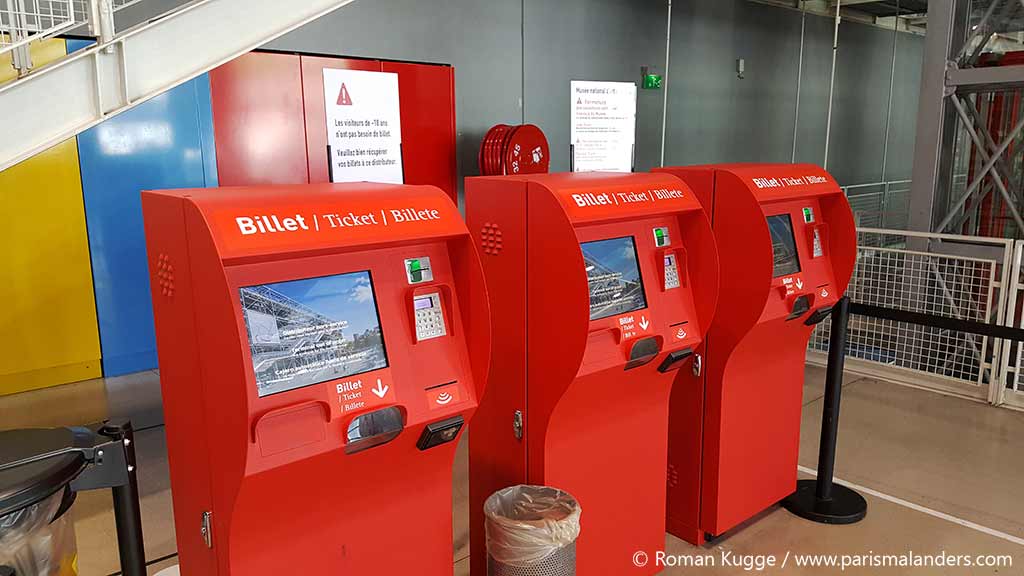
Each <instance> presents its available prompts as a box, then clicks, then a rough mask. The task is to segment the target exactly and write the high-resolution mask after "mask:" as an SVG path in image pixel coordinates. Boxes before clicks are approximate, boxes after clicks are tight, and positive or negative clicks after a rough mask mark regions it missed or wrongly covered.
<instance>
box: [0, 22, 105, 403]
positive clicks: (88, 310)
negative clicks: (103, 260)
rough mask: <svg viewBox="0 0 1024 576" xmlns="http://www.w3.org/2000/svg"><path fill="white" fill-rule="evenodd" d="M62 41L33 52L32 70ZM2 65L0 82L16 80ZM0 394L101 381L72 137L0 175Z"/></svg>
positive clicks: (58, 52) (57, 51)
mask: <svg viewBox="0 0 1024 576" xmlns="http://www.w3.org/2000/svg"><path fill="white" fill-rule="evenodd" d="M64 53H65V47H64V41H63V40H47V41H44V42H41V43H37V44H35V45H34V46H33V49H32V59H33V63H34V64H35V65H36V66H40V65H42V64H44V63H46V62H48V61H51V60H53V59H56V58H59V57H60V56H62V55H63V54H64ZM8 60H9V57H8V56H6V55H5V56H4V57H3V58H0V82H3V81H6V80H9V79H11V78H13V77H14V75H15V74H14V70H13V69H12V68H11V67H10V63H9V61H8ZM0 215H2V220H0V395H5V394H12V393H15V392H22V391H25V390H32V389H36V388H45V387H48V386H54V385H59V384H65V383H68V382H75V381H78V380H85V379H88V378H96V377H99V376H100V375H101V368H100V343H99V329H98V327H97V323H96V305H95V298H94V296H93V285H92V267H91V265H90V262H89V246H88V236H87V235H86V230H85V207H84V205H83V200H82V183H81V176H80V174H79V167H78V147H77V144H76V141H75V139H74V138H71V139H69V140H66V141H64V142H62V143H60V144H58V145H56V146H54V147H52V148H50V149H49V150H47V151H46V152H43V153H41V154H38V155H36V156H34V157H32V158H30V159H28V160H26V161H24V162H21V163H20V164H17V165H16V166H13V167H11V168H8V169H7V170H4V171H2V172H0Z"/></svg>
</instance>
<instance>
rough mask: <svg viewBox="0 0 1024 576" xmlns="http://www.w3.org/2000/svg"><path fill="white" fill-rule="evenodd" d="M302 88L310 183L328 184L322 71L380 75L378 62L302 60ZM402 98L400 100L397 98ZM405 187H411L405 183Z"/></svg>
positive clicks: (316, 57)
mask: <svg viewBox="0 0 1024 576" xmlns="http://www.w3.org/2000/svg"><path fill="white" fill-rule="evenodd" d="M301 59H302V88H303V93H304V94H303V98H304V100H305V103H306V146H307V149H306V153H307V156H308V158H309V181H310V182H311V183H316V182H330V175H329V174H328V171H327V113H326V111H325V108H324V68H337V69H341V70H369V71H371V72H380V61H379V60H348V59H345V58H322V57H319V56H302V57H301ZM399 97H401V96H399ZM406 183H410V182H408V181H406Z"/></svg>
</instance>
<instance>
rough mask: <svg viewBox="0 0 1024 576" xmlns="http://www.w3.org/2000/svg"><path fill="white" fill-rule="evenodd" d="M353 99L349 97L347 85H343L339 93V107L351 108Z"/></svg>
mask: <svg viewBox="0 0 1024 576" xmlns="http://www.w3.org/2000/svg"><path fill="white" fill-rule="evenodd" d="M351 105H352V98H351V97H350V96H349V95H348V88H346V87H345V83H344V82H342V83H341V91H340V92H338V106H351Z"/></svg>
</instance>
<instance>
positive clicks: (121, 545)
mask: <svg viewBox="0 0 1024 576" xmlns="http://www.w3.org/2000/svg"><path fill="white" fill-rule="evenodd" d="M99 432H100V434H102V435H103V436H106V437H108V438H111V439H114V440H120V441H121V442H124V452H125V461H126V464H127V467H128V481H127V482H125V483H124V484H122V485H120V486H114V487H112V488H111V492H112V493H113V497H114V522H115V525H116V528H117V545H118V549H119V550H118V551H119V553H120V555H121V572H122V574H124V576H146V550H145V546H144V544H143V539H142V512H141V510H140V508H139V483H138V478H137V476H136V464H135V432H134V430H133V429H132V425H131V422H128V421H124V422H110V423H107V424H105V425H104V426H103V428H101V429H100V431H99Z"/></svg>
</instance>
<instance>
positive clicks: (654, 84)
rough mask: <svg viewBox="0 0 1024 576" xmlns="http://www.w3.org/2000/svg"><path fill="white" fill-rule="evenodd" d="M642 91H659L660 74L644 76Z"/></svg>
mask: <svg viewBox="0 0 1024 576" xmlns="http://www.w3.org/2000/svg"><path fill="white" fill-rule="evenodd" d="M643 87H644V90H661V74H644V83H643Z"/></svg>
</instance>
